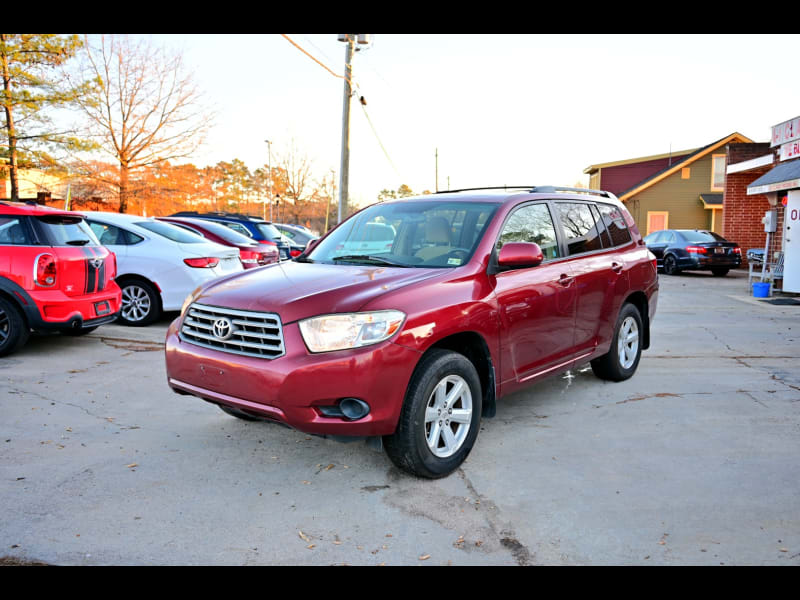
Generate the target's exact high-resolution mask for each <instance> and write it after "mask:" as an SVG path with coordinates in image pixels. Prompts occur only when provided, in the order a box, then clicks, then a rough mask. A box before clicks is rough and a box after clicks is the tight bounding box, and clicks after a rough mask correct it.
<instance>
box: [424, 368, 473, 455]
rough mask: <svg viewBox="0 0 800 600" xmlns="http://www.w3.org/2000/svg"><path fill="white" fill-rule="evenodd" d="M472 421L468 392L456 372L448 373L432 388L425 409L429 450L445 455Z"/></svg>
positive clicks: (464, 435) (452, 451)
mask: <svg viewBox="0 0 800 600" xmlns="http://www.w3.org/2000/svg"><path fill="white" fill-rule="evenodd" d="M471 422H472V392H471V391H470V388H469V384H467V382H466V380H464V379H463V378H462V377H461V376H459V375H448V376H447V377H445V378H444V379H442V380H441V381H440V382H439V383H438V384H437V385H436V387H435V388H434V389H433V392H432V393H431V395H430V397H429V398H428V404H427V407H426V409H425V438H426V441H427V443H428V448H429V449H430V451H431V452H432V453H433V454H434V455H435V456H437V457H438V458H447V457H448V456H452V455H453V454H455V453H456V452H458V450H459V448H461V446H462V445H463V444H464V441H465V440H466V439H467V434H468V433H469V429H470V423H471Z"/></svg>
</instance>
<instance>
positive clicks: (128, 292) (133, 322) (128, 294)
mask: <svg viewBox="0 0 800 600" xmlns="http://www.w3.org/2000/svg"><path fill="white" fill-rule="evenodd" d="M120 288H122V309H121V310H120V313H119V317H118V319H119V321H120V323H122V324H123V325H129V326H131V327H142V326H144V325H150V323H153V322H154V321H155V320H156V319H158V317H160V316H161V306H160V305H159V301H158V293H157V292H156V290H155V288H154V287H153V286H152V285H151V284H149V283H147V282H145V281H140V280H135V279H134V280H128V281H124V282H123V283H121V284H120Z"/></svg>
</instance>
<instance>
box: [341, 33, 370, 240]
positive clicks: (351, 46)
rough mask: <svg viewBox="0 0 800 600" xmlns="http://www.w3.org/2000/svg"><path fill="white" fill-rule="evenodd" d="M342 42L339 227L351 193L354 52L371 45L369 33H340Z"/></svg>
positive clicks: (345, 214)
mask: <svg viewBox="0 0 800 600" xmlns="http://www.w3.org/2000/svg"><path fill="white" fill-rule="evenodd" d="M337 39H338V40H339V41H340V42H345V43H346V44H347V47H346V48H345V53H344V99H343V102H342V104H343V107H342V164H341V169H340V170H339V213H338V216H337V220H336V224H337V225H338V224H339V223H341V222H342V221H343V220H344V219H345V218H346V217H347V200H348V192H349V175H350V97H351V96H352V95H353V89H352V85H351V83H352V81H353V66H352V64H351V63H352V61H353V52H355V50H356V49H355V43H356V40H358V43H359V44H368V43H369V34H367V33H340V34H338V38H337Z"/></svg>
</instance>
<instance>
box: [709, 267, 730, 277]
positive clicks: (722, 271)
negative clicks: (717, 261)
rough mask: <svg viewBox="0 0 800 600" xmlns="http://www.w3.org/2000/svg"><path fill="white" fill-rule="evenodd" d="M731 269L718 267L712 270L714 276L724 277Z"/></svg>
mask: <svg viewBox="0 0 800 600" xmlns="http://www.w3.org/2000/svg"><path fill="white" fill-rule="evenodd" d="M728 271H729V269H725V268H722V267H717V268H715V269H711V272H712V273H713V274H714V277H724V276H725V275H727V274H728Z"/></svg>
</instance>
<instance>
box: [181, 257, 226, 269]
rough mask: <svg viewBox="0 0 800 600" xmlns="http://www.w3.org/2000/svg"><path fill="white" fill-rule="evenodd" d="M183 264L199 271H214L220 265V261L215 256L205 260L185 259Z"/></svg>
mask: <svg viewBox="0 0 800 600" xmlns="http://www.w3.org/2000/svg"><path fill="white" fill-rule="evenodd" d="M183 262H185V263H186V264H187V265H189V266H190V267H195V268H198V269H202V268H206V269H213V268H214V267H216V266H217V265H218V264H219V259H218V258H216V257H214V256H207V257H204V258H184V259H183Z"/></svg>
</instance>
